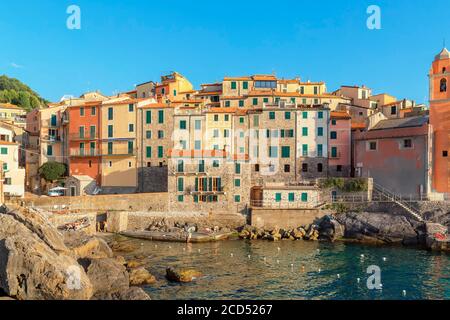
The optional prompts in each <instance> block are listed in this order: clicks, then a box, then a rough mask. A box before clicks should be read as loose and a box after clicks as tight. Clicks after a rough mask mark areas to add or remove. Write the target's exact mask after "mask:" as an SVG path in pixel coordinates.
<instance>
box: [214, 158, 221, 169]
mask: <svg viewBox="0 0 450 320" xmlns="http://www.w3.org/2000/svg"><path fill="white" fill-rule="evenodd" d="M219 167H220V163H219V160H214V161H213V168H219Z"/></svg>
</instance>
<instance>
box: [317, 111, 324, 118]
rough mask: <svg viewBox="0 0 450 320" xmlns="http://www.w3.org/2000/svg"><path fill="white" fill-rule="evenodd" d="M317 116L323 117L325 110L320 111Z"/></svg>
mask: <svg viewBox="0 0 450 320" xmlns="http://www.w3.org/2000/svg"><path fill="white" fill-rule="evenodd" d="M317 117H318V118H319V119H323V111H319V112H318V114H317Z"/></svg>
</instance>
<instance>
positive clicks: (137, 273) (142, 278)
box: [129, 268, 156, 286]
mask: <svg viewBox="0 0 450 320" xmlns="http://www.w3.org/2000/svg"><path fill="white" fill-rule="evenodd" d="M129 277H130V286H142V285H147V284H152V283H155V282H156V278H155V277H154V276H153V275H152V274H151V273H150V272H148V271H147V269H145V268H137V269H132V270H130V271H129Z"/></svg>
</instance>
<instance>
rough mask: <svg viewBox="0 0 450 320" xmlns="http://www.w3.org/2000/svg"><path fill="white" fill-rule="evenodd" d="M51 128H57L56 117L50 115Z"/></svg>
mask: <svg viewBox="0 0 450 320" xmlns="http://www.w3.org/2000/svg"><path fill="white" fill-rule="evenodd" d="M50 122H51V126H52V127H56V126H57V122H58V121H57V118H56V115H55V114H52V118H51V121H50Z"/></svg>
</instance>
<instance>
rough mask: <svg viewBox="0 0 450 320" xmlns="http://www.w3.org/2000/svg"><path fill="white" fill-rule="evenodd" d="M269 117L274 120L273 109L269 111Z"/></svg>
mask: <svg viewBox="0 0 450 320" xmlns="http://www.w3.org/2000/svg"><path fill="white" fill-rule="evenodd" d="M269 119H270V120H275V112H274V111H271V112H269Z"/></svg>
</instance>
